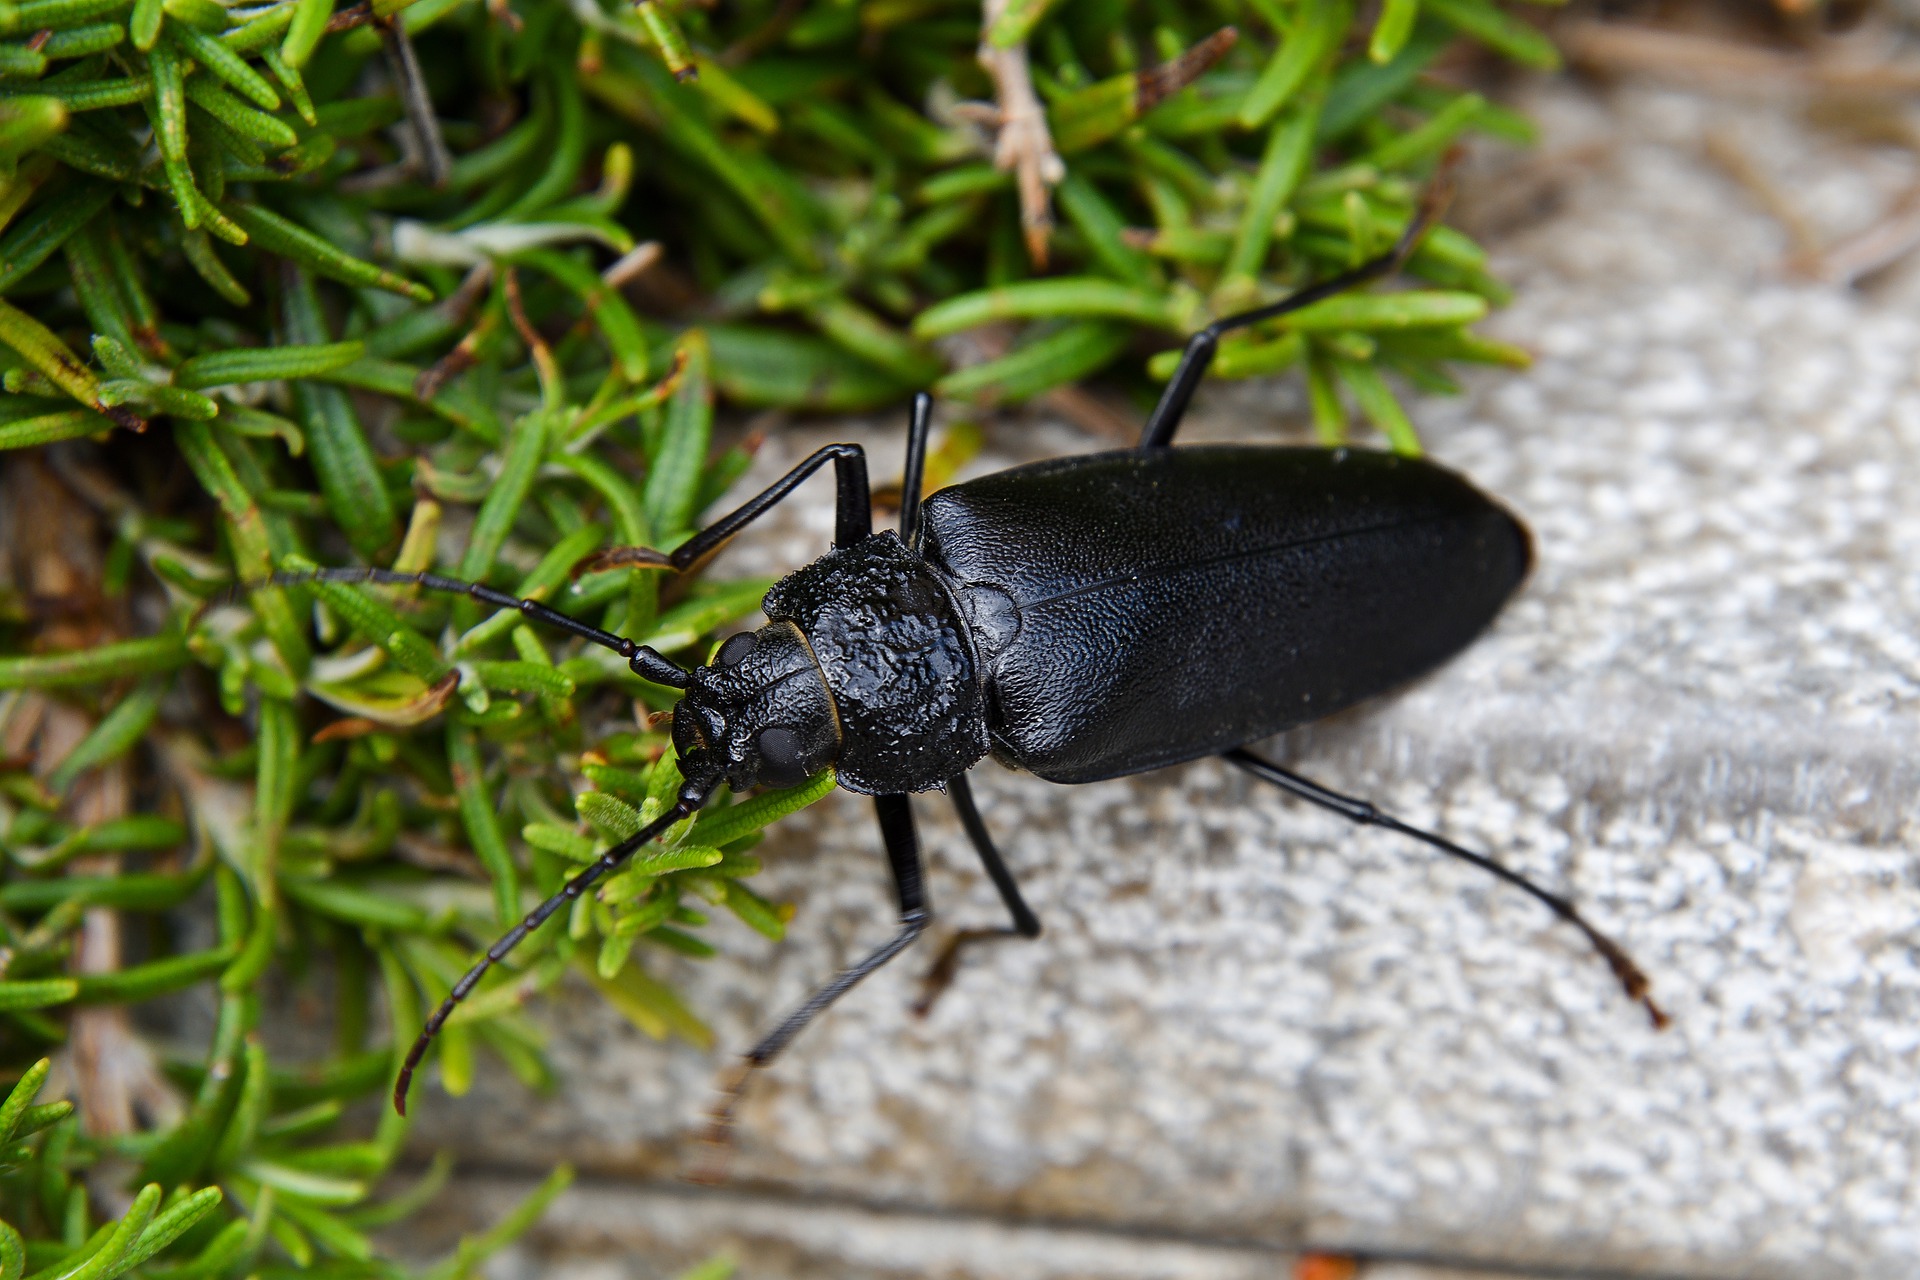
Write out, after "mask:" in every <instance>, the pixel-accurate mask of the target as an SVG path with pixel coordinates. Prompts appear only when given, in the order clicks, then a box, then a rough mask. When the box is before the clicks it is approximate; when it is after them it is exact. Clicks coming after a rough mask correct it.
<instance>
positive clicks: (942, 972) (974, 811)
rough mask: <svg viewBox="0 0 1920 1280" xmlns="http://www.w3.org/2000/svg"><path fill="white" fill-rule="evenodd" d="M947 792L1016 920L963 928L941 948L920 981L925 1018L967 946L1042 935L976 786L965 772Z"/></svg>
mask: <svg viewBox="0 0 1920 1280" xmlns="http://www.w3.org/2000/svg"><path fill="white" fill-rule="evenodd" d="M947 794H948V795H949V796H951V797H952V798H953V807H954V811H955V812H956V813H958V814H959V815H960V825H961V826H963V827H965V828H966V831H967V839H968V840H970V841H971V842H972V843H973V848H974V851H975V852H976V853H978V854H979V855H980V862H981V864H982V865H984V866H985V867H986V869H987V876H988V877H989V878H990V879H991V880H992V881H993V887H994V888H995V889H996V890H998V891H999V893H1000V901H1001V902H1003V903H1005V904H1006V907H1007V914H1008V915H1009V916H1011V917H1013V923H1012V924H1011V925H1007V926H1003V927H1001V928H997V929H962V930H960V931H959V932H958V933H956V934H954V935H953V937H951V938H949V939H947V944H946V946H944V947H942V948H940V954H939V955H938V956H937V957H935V958H934V962H933V965H932V967H931V968H929V969H928V970H927V975H926V977H925V978H923V979H922V980H921V984H920V995H919V998H918V999H916V1000H915V1001H914V1002H913V1011H914V1013H916V1014H918V1015H919V1016H921V1017H923V1018H924V1017H926V1016H927V1014H928V1013H929V1012H931V1011H932V1009H933V1005H934V1002H935V1001H936V1000H938V999H939V998H940V996H941V993H942V992H944V991H946V989H947V988H948V987H950V986H952V985H953V979H954V977H955V975H956V974H958V973H959V972H960V958H961V955H962V953H963V952H965V951H966V949H967V948H968V947H971V946H975V945H977V944H979V943H982V942H994V941H1000V940H1004V939H1007V938H1027V939H1033V938H1037V937H1039V936H1040V917H1039V916H1036V915H1035V914H1034V913H1033V909H1032V908H1030V907H1029V906H1027V902H1026V899H1025V898H1023V897H1021V896H1020V885H1019V883H1018V882H1016V881H1015V880H1014V878H1013V872H1012V871H1010V870H1008V868H1007V863H1006V860H1005V859H1004V858H1002V857H1001V856H1000V850H999V849H998V848H997V847H996V846H995V845H994V843H993V836H992V834H991V833H990V832H988V830H987V824H986V823H985V822H983V821H981V819H980V810H979V808H978V807H977V806H976V805H975V804H974V802H973V788H972V787H970V786H969V785H967V779H966V775H965V774H961V775H959V776H958V777H954V778H949V779H948V780H947Z"/></svg>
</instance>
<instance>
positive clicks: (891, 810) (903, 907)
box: [694, 795, 933, 1181]
mask: <svg viewBox="0 0 1920 1280" xmlns="http://www.w3.org/2000/svg"><path fill="white" fill-rule="evenodd" d="M873 807H874V811H875V812H876V813H877V814H878V815H879V818H880V838H881V839H882V840H883V841H884V842H885V843H886V846H887V864H888V866H889V868H890V869H891V870H892V872H893V892H894V898H895V900H896V901H897V902H898V903H899V907H900V931H899V932H898V933H896V934H894V935H893V937H892V938H891V939H889V940H888V941H887V943H886V944H885V945H884V946H881V947H878V948H876V949H875V950H874V951H872V952H870V953H869V954H868V955H867V956H866V958H865V959H863V960H861V961H860V962H859V963H858V964H855V965H853V966H852V967H851V968H847V969H843V970H841V971H840V974H839V976H837V977H835V978H834V979H833V981H831V982H829V983H827V984H826V985H825V986H823V987H821V988H820V989H819V990H818V991H815V992H814V993H813V994H812V995H811V996H809V997H807V1001H806V1003H805V1004H803V1005H801V1006H800V1007H799V1008H798V1009H795V1010H794V1011H793V1012H792V1013H790V1014H788V1015H787V1016H786V1017H785V1018H784V1019H782V1020H781V1022H780V1025H779V1026H777V1027H775V1028H774V1029H773V1030H772V1031H771V1032H769V1033H768V1034H767V1035H766V1036H765V1037H764V1038H762V1039H761V1041H760V1043H759V1044H756V1045H754V1046H753V1048H752V1049H750V1050H748V1051H747V1054H746V1056H745V1057H744V1058H742V1059H741V1061H740V1062H739V1063H738V1064H737V1065H736V1066H735V1067H734V1069H733V1070H731V1071H729V1072H728V1073H727V1074H726V1075H725V1076H723V1077H722V1078H721V1081H720V1101H719V1103H718V1104H717V1105H716V1106H715V1107H714V1109H713V1111H712V1112H711V1113H710V1114H709V1116H708V1126H707V1132H706V1140H707V1142H708V1144H709V1146H710V1148H711V1149H712V1150H713V1151H715V1152H716V1153H718V1152H724V1151H725V1150H726V1148H727V1147H729V1146H730V1145H731V1143H732V1140H733V1112H734V1109H735V1107H737V1106H738V1105H739V1102H740V1098H741V1095H742V1094H744V1093H745V1092H746V1088H747V1084H748V1082H749V1081H750V1080H751V1079H752V1078H753V1073H754V1072H755V1071H758V1070H760V1069H761V1068H762V1067H765V1066H767V1065H768V1064H769V1063H771V1062H772V1061H773V1060H774V1059H775V1058H777V1057H779V1056H780V1052H781V1051H782V1050H783V1049H785V1048H786V1047H787V1045H788V1044H789V1043H791V1042H792V1040H793V1038H794V1037H795V1036H797V1035H799V1034H800V1032H801V1031H802V1030H803V1029H805V1027H806V1025H807V1024H808V1023H809V1022H812V1021H813V1020H814V1018H815V1017H816V1016H818V1015H819V1013H820V1012H821V1011H822V1010H824V1009H825V1008H826V1007H827V1006H828V1005H830V1004H832V1003H833V1002H834V1001H835V1000H838V999H839V998H840V997H841V996H843V995H845V994H846V993H847V992H848V991H851V990H852V989H853V987H854V986H855V984H857V983H858V982H859V981H860V980H861V979H862V978H864V977H866V976H867V975H868V974H870V973H872V972H873V971H874V970H875V969H878V968H879V967H880V966H882V965H884V964H885V963H887V961H889V960H891V959H893V958H894V957H895V956H897V955H899V954H900V953H901V952H902V951H905V950H906V949H907V948H908V947H909V946H910V945H912V943H913V940H914V939H915V938H918V937H919V936H920V935H921V934H922V933H923V932H925V931H926V927H927V925H928V924H929V923H930V922H931V921H932V920H933V911H932V909H931V908H929V907H928V906H927V887H926V872H925V869H924V868H923V866H922V865H921V861H920V838H919V837H918V836H917V835H915V834H914V829H913V809H912V806H911V803H910V802H909V800H908V799H907V797H906V796H904V795H896V796H875V797H874V798H873ZM694 1176H695V1180H696V1181H718V1175H717V1174H716V1173H715V1172H714V1170H713V1169H712V1168H709V1169H707V1170H703V1171H701V1172H699V1173H696V1174H695V1175H694Z"/></svg>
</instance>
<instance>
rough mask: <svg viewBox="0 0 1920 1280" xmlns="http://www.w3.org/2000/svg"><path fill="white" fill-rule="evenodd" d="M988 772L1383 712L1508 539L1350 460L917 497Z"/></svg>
mask: <svg viewBox="0 0 1920 1280" xmlns="http://www.w3.org/2000/svg"><path fill="white" fill-rule="evenodd" d="M923 519H924V525H923V528H924V534H923V540H922V548H921V549H922V551H923V553H924V554H925V556H926V558H927V561H928V563H929V564H930V565H931V566H932V567H933V568H935V569H936V570H938V571H939V572H941V573H942V574H944V575H945V576H947V578H948V579H949V580H950V582H951V583H952V584H953V587H954V590H955V594H956V597H957V599H958V600H959V601H960V602H961V605H962V608H963V610H964V611H965V612H966V613H967V615H968V621H969V622H970V624H971V627H970V629H971V631H972V633H973V636H974V641H975V644H976V646H977V647H978V648H979V650H980V659H981V662H982V664H983V666H984V668H985V675H986V679H985V685H986V689H987V696H988V706H987V725H988V729H989V731H990V732H991V734H992V737H993V742H994V754H995V755H997V756H999V757H1000V758H1001V759H1003V760H1005V761H1006V762H1007V763H1009V764H1012V765H1015V766H1017V767H1019V768H1023V769H1028V770H1030V771H1032V772H1033V773H1035V774H1038V775H1039V776H1040V777H1043V778H1046V779H1049V780H1051V781H1054V782H1093V781H1097V780H1098V779H1101V778H1110V777H1116V776H1118V775H1121V774H1127V773H1136V772H1139V771H1141V770H1145V769H1156V768H1160V767H1161V766H1163V765H1169V764H1176V763H1178V762H1180V761H1182V760H1190V759H1193V758H1195V757H1197V756H1201V755H1206V754H1209V753H1212V752H1216V751H1221V750H1224V749H1226V748H1228V747H1232V746H1238V745H1240V744H1242V743H1246V742H1253V741H1256V740H1258V739H1260V738H1264V737H1267V736H1269V735H1271V734H1274V733H1278V732H1280V731H1281V730H1283V729H1288V728H1291V727H1293V726H1294V725H1298V724H1304V723H1306V722H1307V721H1310V720H1317V719H1319V718H1320V717H1322V716H1326V715H1330V714H1332V713H1333V712H1335V711H1338V710H1340V709H1341V708H1343V707H1347V706H1351V705H1352V704H1353V703H1355V702H1359V701H1360V700H1362V699H1364V698H1368V697H1371V696H1373V695H1374V694H1378V693H1382V692H1384V691H1386V690H1387V689H1390V688H1392V687H1394V686H1395V685H1398V684H1401V683H1403V682H1405V681H1407V680H1410V679H1412V678H1413V677H1415V676H1417V675H1419V674H1421V673H1422V672H1424V671H1427V670H1429V669H1430V668H1432V667H1434V666H1436V665H1438V664H1439V663H1440V662H1442V661H1444V660H1445V659H1446V658H1448V657H1450V656H1452V655H1453V654H1454V653H1456V652H1457V651H1459V650H1460V649H1461V648H1462V647H1464V646H1465V645H1466V644H1467V643H1468V642H1469V641H1471V640H1472V639H1473V638H1474V636H1476V635H1478V634H1479V633H1480V631H1481V630H1483V629H1484V628H1485V627H1486V626H1487V624H1488V623H1489V622H1490V621H1491V620H1492V619H1493V616H1494V615H1495V614H1496V613H1497V612H1498V611H1499V609H1500V607H1501V605H1503V604H1504V603H1505V602H1506V600H1507V598H1508V596H1510V595H1511V594H1512V593H1513V590H1514V588H1515V587H1517V586H1518V585H1519V583H1520V581H1521V579H1522V578H1523V577H1524V576H1525V575H1526V571H1527V567H1528V563H1529V558H1530V556H1529V543H1528V538H1527V533H1526V530H1525V528H1524V527H1523V526H1521V524H1520V523H1519V522H1518V521H1517V520H1515V519H1514V518H1513V516H1511V515H1510V514H1508V513H1507V511H1506V510H1505V509H1503V508H1502V507H1500V506H1498V505H1497V504H1495V503H1494V502H1493V501H1492V500H1491V499H1489V498H1487V497H1486V496H1485V495H1483V494H1481V493H1480V492H1479V491H1478V490H1477V489H1475V488H1474V487H1473V486H1472V485H1470V484H1468V483H1467V482H1466V481H1465V480H1463V479H1461V478H1460V477H1459V476H1457V475H1455V474H1454V473H1453V472H1451V471H1448V470H1446V469H1444V468H1442V467H1439V466H1436V465H1434V464H1432V463H1430V462H1424V461H1421V460H1419V459H1414V458H1403V457H1399V456H1396V455H1393V454H1386V453H1375V452H1370V451H1365V450H1358V449H1339V450H1325V449H1283V448H1271V447H1266V448H1262V447H1187V448H1181V449H1161V450H1153V451H1149V452H1139V451H1128V452H1122V453H1102V454H1093V455H1090V456H1085V457H1078V458H1069V459H1063V460H1060V461H1054V462H1043V463H1038V464H1035V465H1032V466H1026V467H1018V468H1015V469H1013V470H1011V471H1003V472H1000V473H998V474H996V475H991V476H987V477H984V478H982V479H980V480H975V481H970V482H968V483H966V484H962V485H956V486H954V487H953V488H950V489H945V490H942V491H941V492H939V493H937V494H935V495H933V496H932V497H931V498H929V499H928V500H927V503H926V508H925V513H924V517H923Z"/></svg>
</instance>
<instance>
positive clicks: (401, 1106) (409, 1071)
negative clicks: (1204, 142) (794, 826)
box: [393, 787, 708, 1115]
mask: <svg viewBox="0 0 1920 1280" xmlns="http://www.w3.org/2000/svg"><path fill="white" fill-rule="evenodd" d="M707 794H708V793H707V792H704V791H700V790H696V789H695V788H693V787H685V788H682V789H681V792H680V799H679V800H677V801H676V802H675V803H674V804H673V806H672V807H671V808H669V809H668V810H667V811H666V812H665V813H663V814H661V815H660V816H659V817H657V818H655V819H654V820H653V821H652V822H649V823H648V824H647V825H646V826H644V827H642V828H640V830H638V831H636V832H635V833H634V834H633V835H631V836H629V837H627V838H626V839H625V840H622V841H621V842H620V843H619V844H616V845H614V846H613V848H611V849H609V850H607V851H606V852H605V853H603V854H601V855H600V857H599V858H598V859H597V860H595V862H594V863H593V865H592V866H590V867H588V868H587V869H586V870H585V871H582V872H581V873H580V874H579V875H577V876H575V877H574V878H573V879H571V880H569V881H567V882H566V883H565V884H564V885H561V886H560V892H558V893H556V894H554V895H553V896H552V897H551V898H548V899H547V900H546V901H545V902H543V903H541V904H540V905H539V906H537V907H535V908H534V909H533V910H532V911H529V912H528V913H527V918H526V919H524V920H522V921H521V922H520V923H519V924H517V925H515V926H513V928H511V929H509V930H507V932H506V934H505V935H504V936H502V937H501V938H500V939H499V941H497V942H495V943H494V944H493V945H492V946H490V947H488V948H487V953H486V954H485V955H484V956H482V957H480V962H479V963H478V964H476V965H474V966H473V968H471V969H469V970H467V972H466V976H465V977H463V978H461V979H460V981H458V982H456V983H454V984H453V990H451V991H449V992H448V993H447V998H446V999H445V1000H442V1001H441V1002H440V1007H439V1008H438V1009H435V1010H434V1011H433V1016H431V1017H429V1018H428V1019H427V1023H426V1026H425V1027H423V1028H422V1029H421V1031H420V1038H419V1039H417V1040H415V1041H414V1042H413V1048H411V1049H409V1050H407V1058H406V1061H405V1062H403V1063H401V1064H400V1074H399V1076H398V1077H397V1078H395V1080H394V1082H393V1109H394V1110H395V1111H398V1112H399V1113H400V1114H401V1115H405V1114H407V1086H408V1085H410V1084H411V1083H413V1071H414V1068H415V1067H418V1066H419V1065H420V1059H422V1058H424V1057H425V1056H426V1054H427V1049H428V1047H429V1046H431V1045H432V1044H433V1038H434V1036H436V1035H438V1034H439V1033H440V1028H441V1027H443V1026H445V1025H446V1021H447V1018H448V1017H449V1016H451V1015H452V1013H453V1011H454V1010H455V1009H456V1008H458V1007H459V1005H460V1002H461V1001H462V1000H465V999H466V998H467V996H468V995H469V994H470V993H471V992H472V991H473V989H474V987H476V986H477V985H479V982H480V979H481V978H482V977H484V976H485V975H486V972H487V970H489V969H491V968H493V966H494V965H495V964H497V963H498V962H500V961H501V960H504V959H505V958H506V956H507V953H508V952H510V951H512V950H513V949H514V948H515V947H517V946H519V945H520V944H521V943H522V942H524V941H526V938H527V935H528V934H530V933H532V932H533V931H534V930H535V929H538V928H539V927H540V926H541V925H543V924H545V923H546V922H547V918H548V917H549V916H551V915H552V914H553V913H554V912H556V911H558V910H559V909H560V908H561V907H564V906H566V905H567V904H568V903H570V902H572V901H573V900H574V899H575V898H578V897H579V896H580V895H581V894H583V893H585V892H586V891H587V890H588V889H591V888H592V887H593V886H594V885H595V884H596V883H598V882H599V881H600V880H601V879H602V878H603V877H605V876H606V875H607V874H608V873H609V872H611V871H614V870H615V869H617V868H618V867H619V866H620V864H621V863H623V862H625V861H626V860H627V859H628V858H631V857H632V856H633V855H634V854H635V853H636V852H637V851H639V849H640V848H641V847H642V846H644V845H646V844H647V843H648V842H649V841H651V840H653V839H654V838H655V837H657V836H659V835H660V833H661V832H663V831H665V830H666V829H667V828H668V827H670V826H672V825H673V824H674V823H676V822H679V821H680V820H681V819H683V818H687V817H690V816H691V815H692V814H693V813H695V812H696V811H697V810H698V809H699V808H700V806H701V805H703V804H705V803H706V802H707Z"/></svg>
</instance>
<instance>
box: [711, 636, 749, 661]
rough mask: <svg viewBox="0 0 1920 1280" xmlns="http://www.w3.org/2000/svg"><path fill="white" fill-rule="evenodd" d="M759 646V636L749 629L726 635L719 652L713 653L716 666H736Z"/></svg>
mask: <svg viewBox="0 0 1920 1280" xmlns="http://www.w3.org/2000/svg"><path fill="white" fill-rule="evenodd" d="M759 647H760V637H758V636H756V635H754V634H753V632H751V631H742V632H741V633H740V634H739V635H733V636H728V637H727V638H726V641H725V642H724V643H722V644H721V646H720V652H718V653H716V654H714V655H713V665H714V666H716V667H737V666H739V665H740V664H741V663H742V662H745V661H746V660H747V655H748V654H750V653H752V652H753V651H754V650H755V649H758V648H759Z"/></svg>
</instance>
